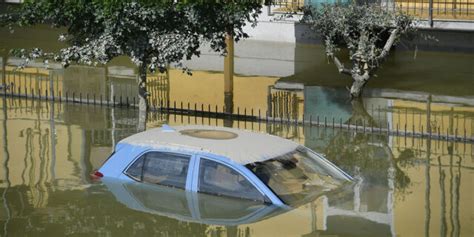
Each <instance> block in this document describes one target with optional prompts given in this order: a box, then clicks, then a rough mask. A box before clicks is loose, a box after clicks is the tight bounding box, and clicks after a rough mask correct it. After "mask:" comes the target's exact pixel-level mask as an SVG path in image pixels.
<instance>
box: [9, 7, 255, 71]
mask: <svg viewBox="0 0 474 237" xmlns="http://www.w3.org/2000/svg"><path fill="white" fill-rule="evenodd" d="M261 6H262V5H261V2H260V1H258V0H252V1H231V0H228V1H172V0H167V1H163V0H162V1H152V0H30V1H27V2H26V3H24V4H23V5H22V7H21V8H20V9H19V11H16V12H14V13H12V14H8V15H3V16H2V17H1V19H2V22H4V23H9V24H10V26H13V25H19V26H27V25H35V24H51V25H52V26H54V27H65V28H66V29H67V34H65V35H61V36H59V40H61V41H67V43H68V47H66V48H63V49H61V51H60V52H58V53H46V52H43V51H42V50H41V49H32V50H24V49H19V50H16V51H15V53H16V54H19V55H21V56H22V57H24V58H25V59H27V61H28V60H31V59H34V58H40V57H42V58H48V59H54V60H56V61H59V62H62V64H63V65H64V66H68V65H69V64H71V63H84V64H98V63H100V64H105V63H107V62H108V61H110V60H111V59H113V58H114V57H117V56H119V55H127V56H129V57H130V58H131V59H132V61H133V62H134V63H135V64H136V65H137V66H141V65H147V67H148V69H149V70H151V71H155V70H164V69H165V67H166V66H167V65H169V64H174V65H175V66H178V67H179V66H182V65H181V63H180V62H181V61H182V60H183V59H190V58H191V57H193V56H199V55H200V52H199V46H200V45H201V44H203V43H210V45H211V47H212V49H213V50H215V51H218V52H223V53H225V46H226V45H225V35H226V34H227V33H229V34H232V35H233V36H234V37H235V40H239V39H241V38H245V37H248V35H247V34H245V32H244V31H243V27H244V26H245V25H246V24H247V23H249V22H250V23H251V24H255V23H256V19H257V17H258V14H259V13H260V12H261Z"/></svg>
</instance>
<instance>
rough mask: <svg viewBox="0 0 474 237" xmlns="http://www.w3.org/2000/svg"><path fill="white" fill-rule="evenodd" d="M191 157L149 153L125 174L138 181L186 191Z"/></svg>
mask: <svg viewBox="0 0 474 237" xmlns="http://www.w3.org/2000/svg"><path fill="white" fill-rule="evenodd" d="M190 158H191V157H190V156H186V155H181V154H173V153H166V152H149V153H146V154H144V155H142V156H141V157H140V158H138V159H137V160H136V161H135V162H134V163H133V164H132V165H131V166H130V167H129V168H128V169H127V171H126V172H125V173H126V174H127V175H128V176H130V177H132V178H133V179H135V180H137V181H142V182H147V183H153V184H159V185H165V186H171V187H176V188H182V189H184V188H185V187H186V177H187V174H188V168H189V160H190Z"/></svg>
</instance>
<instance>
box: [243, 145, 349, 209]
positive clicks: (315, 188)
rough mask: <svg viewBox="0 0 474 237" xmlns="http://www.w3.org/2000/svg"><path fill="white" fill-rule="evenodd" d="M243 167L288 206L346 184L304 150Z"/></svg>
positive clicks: (342, 176)
mask: <svg viewBox="0 0 474 237" xmlns="http://www.w3.org/2000/svg"><path fill="white" fill-rule="evenodd" d="M246 167H247V168H249V169H250V170H251V171H252V172H253V173H254V174H255V175H257V176H258V177H259V178H260V179H261V180H262V181H263V182H264V183H265V184H266V185H267V186H268V187H269V188H270V189H272V190H273V192H274V193H275V194H276V195H278V196H279V197H280V198H281V200H282V201H283V202H285V203H286V204H288V205H290V206H295V205H297V204H298V203H300V202H301V201H303V200H306V199H308V198H312V197H315V196H319V195H320V194H322V193H325V192H328V191H331V190H334V189H336V188H338V187H340V186H342V185H343V183H345V182H346V181H349V178H348V177H347V176H346V175H345V174H344V173H343V172H341V171H340V170H339V169H337V168H336V167H335V166H334V165H332V164H331V163H329V162H328V161H327V160H324V159H322V158H321V157H319V156H318V155H317V154H315V153H314V152H312V151H310V150H309V149H307V148H304V147H298V148H297V149H296V150H294V151H292V152H289V153H287V154H284V155H281V156H278V157H275V158H273V159H269V160H266V161H263V162H256V163H251V164H247V165H246Z"/></svg>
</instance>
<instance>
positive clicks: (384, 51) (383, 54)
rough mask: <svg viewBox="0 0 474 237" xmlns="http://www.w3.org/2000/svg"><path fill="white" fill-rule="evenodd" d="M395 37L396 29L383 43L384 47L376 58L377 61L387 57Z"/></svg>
mask: <svg viewBox="0 0 474 237" xmlns="http://www.w3.org/2000/svg"><path fill="white" fill-rule="evenodd" d="M397 35H398V29H394V30H393V31H392V33H390V37H389V38H388V40H387V42H386V43H385V46H383V49H382V52H381V53H380V55H379V56H378V57H377V60H381V59H384V58H385V57H387V55H388V53H389V52H390V49H391V48H392V46H393V43H395V39H396V38H397Z"/></svg>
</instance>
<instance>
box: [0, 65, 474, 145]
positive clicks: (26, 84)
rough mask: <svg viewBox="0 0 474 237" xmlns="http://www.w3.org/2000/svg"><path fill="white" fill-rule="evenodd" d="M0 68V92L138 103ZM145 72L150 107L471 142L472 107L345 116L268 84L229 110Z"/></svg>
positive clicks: (125, 95) (125, 93)
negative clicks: (310, 107) (189, 96)
mask: <svg viewBox="0 0 474 237" xmlns="http://www.w3.org/2000/svg"><path fill="white" fill-rule="evenodd" d="M6 74H7V76H6V83H5V85H4V86H3V87H4V88H3V89H2V90H0V93H1V94H3V96H8V97H22V98H27V99H32V100H44V101H54V102H58V103H80V104H92V105H96V106H109V107H130V108H136V107H137V104H138V99H137V97H135V96H134V95H133V94H130V93H129V91H132V89H133V88H132V87H135V88H136V85H127V86H126V87H127V89H124V90H115V91H113V92H110V91H108V90H105V91H98V92H93V93H92V92H91V93H89V92H86V91H80V90H79V89H80V88H74V87H66V85H67V82H66V81H65V80H64V78H62V75H60V74H57V75H55V74H54V73H49V74H47V73H46V72H44V73H42V72H37V73H25V72H19V71H10V72H6ZM150 78H151V79H150V81H151V83H149V88H148V90H149V92H150V96H149V97H148V98H149V106H150V110H151V111H156V112H160V113H163V114H178V115H185V116H191V117H200V118H212V119H222V120H232V121H245V122H252V123H257V124H258V123H265V124H269V123H271V124H280V125H284V126H288V125H292V126H301V125H303V126H320V127H327V128H337V129H344V130H348V131H354V132H362V133H372V134H385V135H393V136H401V137H421V138H423V137H430V138H432V139H443V140H455V141H465V142H474V137H473V135H474V134H473V131H474V113H467V112H456V111H453V112H452V113H449V111H448V112H446V111H436V110H435V109H432V108H431V107H432V106H431V105H430V101H427V107H426V108H428V109H427V110H420V109H419V108H403V107H402V108H399V107H397V106H396V105H393V106H390V107H380V106H378V107H374V106H371V107H368V108H364V105H358V106H357V107H354V108H353V109H352V110H353V114H352V115H351V116H345V117H344V116H340V115H338V114H330V113H325V112H323V113H319V114H314V113H309V112H305V109H304V108H302V107H303V106H304V104H303V102H304V101H302V99H301V97H302V96H301V95H297V94H296V93H298V92H297V91H281V90H275V91H271V90H270V91H269V95H268V107H267V109H266V110H263V109H254V108H242V107H239V106H236V107H235V106H234V109H233V111H232V112H229V111H228V110H226V108H225V106H217V105H212V104H204V103H198V102H195V103H190V102H184V103H183V102H181V101H173V100H172V99H171V98H170V97H169V82H168V79H167V77H166V76H158V77H153V76H151V77H150ZM129 87H130V88H129ZM66 88H67V89H66ZM117 88H118V87H117ZM78 90H79V91H78ZM134 91H136V90H134Z"/></svg>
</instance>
